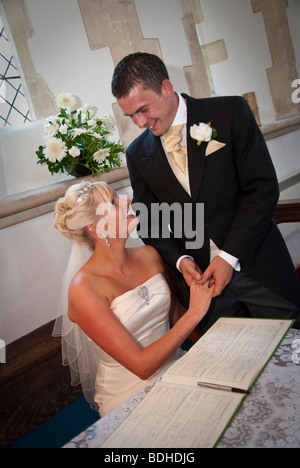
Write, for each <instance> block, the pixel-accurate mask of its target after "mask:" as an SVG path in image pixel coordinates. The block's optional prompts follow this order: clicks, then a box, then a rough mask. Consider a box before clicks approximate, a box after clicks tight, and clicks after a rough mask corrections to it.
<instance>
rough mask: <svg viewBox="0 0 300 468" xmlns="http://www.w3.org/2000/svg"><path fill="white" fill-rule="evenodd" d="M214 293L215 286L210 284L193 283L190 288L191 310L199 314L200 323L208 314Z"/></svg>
mask: <svg viewBox="0 0 300 468" xmlns="http://www.w3.org/2000/svg"><path fill="white" fill-rule="evenodd" d="M213 293H214V286H211V287H210V286H209V283H208V282H207V283H204V284H200V283H199V282H198V281H195V280H194V281H193V282H192V284H191V288H190V307H189V310H190V311H192V312H193V313H194V314H197V316H198V320H199V322H200V321H201V320H202V319H203V317H204V316H205V314H206V313H207V311H208V309H209V306H210V304H211V300H212V297H213Z"/></svg>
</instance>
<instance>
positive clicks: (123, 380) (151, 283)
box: [93, 273, 183, 417]
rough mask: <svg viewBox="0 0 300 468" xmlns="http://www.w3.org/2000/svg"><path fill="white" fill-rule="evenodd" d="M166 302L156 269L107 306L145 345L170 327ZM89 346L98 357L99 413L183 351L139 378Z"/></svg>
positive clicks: (141, 385)
mask: <svg viewBox="0 0 300 468" xmlns="http://www.w3.org/2000/svg"><path fill="white" fill-rule="evenodd" d="M170 305H171V292H170V289H169V286H168V283H167V281H166V279H165V277H164V275H163V274H161V273H159V274H157V275H155V276H153V277H152V278H150V279H149V280H148V281H146V282H145V283H144V284H142V285H141V286H138V287H136V288H135V289H133V290H131V291H128V292H126V293H125V294H122V295H121V296H119V297H117V298H116V299H114V301H113V302H112V304H111V308H112V310H113V312H114V313H115V315H116V316H117V317H118V318H119V320H120V321H121V323H122V324H123V325H124V326H125V327H126V328H127V330H128V331H129V332H130V333H131V334H132V335H133V336H134V338H135V339H136V340H137V341H138V342H139V343H140V344H141V345H142V346H143V347H146V346H148V345H150V344H151V343H153V342H154V341H156V340H158V339H159V338H161V337H162V336H164V335H165V334H166V333H167V332H168V331H169V330H170V322H169V312H170ZM93 346H94V348H95V351H96V353H97V355H98V357H99V359H100V365H99V368H98V372H97V376H96V382H95V389H96V392H95V393H96V395H95V401H96V402H97V403H98V405H99V408H100V409H99V413H100V416H101V417H103V416H105V415H106V414H107V413H109V412H110V411H112V410H113V409H115V408H116V407H118V406H119V405H120V404H122V403H124V402H125V401H127V400H128V399H129V398H131V397H132V396H134V395H135V394H136V393H138V392H139V391H140V390H141V389H142V388H144V387H146V386H147V385H148V384H149V383H150V382H151V381H152V380H153V379H154V378H156V377H158V376H159V375H162V374H163V373H164V372H165V371H166V370H167V368H168V367H169V366H170V365H171V364H173V363H174V362H175V360H176V359H179V358H180V357H181V356H182V354H183V352H182V350H181V349H179V350H178V351H177V352H176V353H175V354H174V356H172V358H171V359H169V360H168V362H166V363H165V365H164V366H163V367H162V368H160V369H159V371H157V372H156V373H155V374H154V375H153V376H152V377H150V378H149V379H148V380H141V379H140V378H139V377H137V376H136V375H135V374H133V373H132V372H130V371H129V370H127V369H126V368H125V367H123V366H122V365H121V364H119V363H118V362H117V361H115V360H114V359H113V358H112V357H110V356H109V355H108V354H106V353H105V352H104V351H103V350H102V349H101V348H99V346H97V345H96V344H95V343H93ZM124 352H126V349H124Z"/></svg>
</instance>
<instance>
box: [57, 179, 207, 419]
mask: <svg viewBox="0 0 300 468" xmlns="http://www.w3.org/2000/svg"><path fill="white" fill-rule="evenodd" d="M129 205H130V203H129V201H127V199H126V200H124V199H123V198H119V197H118V196H117V194H116V193H115V192H114V191H113V190H112V189H110V188H109V186H108V185H106V184H105V183H102V182H95V183H91V184H89V183H86V182H82V183H79V184H76V185H74V186H72V187H71V188H70V189H68V191H67V192H66V194H65V197H64V198H61V199H60V200H58V202H57V204H56V209H55V227H56V228H57V229H58V230H59V231H60V232H61V233H62V234H63V235H64V236H66V237H67V238H69V239H70V240H72V241H74V248H75V249H79V251H78V250H77V253H75V257H76V256H77V257H78V255H81V253H82V251H81V253H78V252H80V249H84V247H83V246H87V247H88V249H89V250H90V252H91V254H89V259H87V257H85V258H84V257H83V258H81V260H79V259H78V258H77V259H75V264H74V262H71V263H72V267H71V270H72V269H73V271H72V272H70V271H69V272H68V277H69V279H68V280H67V283H66V284H65V288H67V289H68V297H67V301H65V302H64V306H63V307H64V308H65V309H66V310H65V311H62V312H66V313H65V314H64V315H63V316H62V317H60V318H59V319H58V321H57V324H56V330H55V332H54V334H55V335H58V334H60V335H62V336H63V360H64V363H65V364H68V365H70V367H71V373H72V372H73V384H74V383H75V384H77V383H79V382H80V383H81V384H82V386H83V389H84V393H85V396H86V398H87V399H88V400H89V401H91V400H94V402H95V403H96V405H97V409H98V410H99V413H100V416H101V417H103V416H104V415H105V414H107V413H109V412H110V411H112V410H113V409H115V408H116V407H117V406H119V405H120V404H121V403H123V402H125V401H127V400H128V399H129V398H130V397H132V396H133V395H135V394H136V393H137V392H138V391H140V390H141V389H142V388H144V387H146V386H147V385H148V384H149V383H150V382H151V381H153V379H155V378H157V377H158V376H159V375H162V373H163V372H164V371H165V370H166V369H167V367H169V366H170V365H171V364H172V363H173V362H174V360H175V359H178V358H179V357H181V355H182V354H181V353H180V351H181V350H180V346H181V345H182V344H183V342H184V341H185V340H186V339H187V337H188V336H189V335H190V334H191V332H193V330H194V329H195V327H196V326H197V325H198V323H199V322H200V321H201V320H202V318H203V317H204V315H205V314H206V312H207V310H208V308H209V305H210V302H211V299H212V295H213V287H212V288H209V286H208V284H205V285H201V284H198V283H197V282H195V281H194V282H193V284H192V285H191V295H190V305H189V309H188V310H187V311H186V312H185V313H184V314H182V313H181V314H179V313H178V311H179V307H178V304H177V303H176V301H174V298H172V297H171V293H170V289H169V286H168V283H167V281H166V278H165V270H164V264H163V261H162V259H161V257H160V256H159V254H158V252H157V251H156V250H155V249H153V248H152V247H149V246H142V247H137V248H126V241H127V238H128V236H129V235H130V233H131V232H132V230H133V229H134V228H135V227H136V226H137V225H138V220H137V218H135V217H134V216H133V215H129V208H130V206H129ZM80 245H81V246H82V247H79V246H80ZM74 248H73V250H74ZM73 255H74V252H73ZM75 265H76V266H75ZM71 278H72V279H71ZM70 279H71V281H70ZM170 324H171V326H170ZM59 328H60V330H58V329H59ZM91 395H92V397H91Z"/></svg>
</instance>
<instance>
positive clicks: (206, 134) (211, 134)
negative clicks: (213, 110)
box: [191, 122, 218, 146]
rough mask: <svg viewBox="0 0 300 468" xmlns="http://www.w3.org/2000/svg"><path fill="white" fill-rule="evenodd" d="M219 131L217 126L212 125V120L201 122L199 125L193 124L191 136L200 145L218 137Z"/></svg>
mask: <svg viewBox="0 0 300 468" xmlns="http://www.w3.org/2000/svg"><path fill="white" fill-rule="evenodd" d="M217 136H218V133H217V131H216V129H215V128H213V127H212V126H211V122H209V123H208V124H205V123H200V124H199V125H193V126H192V127H191V137H192V138H193V140H195V141H197V145H198V146H200V145H201V143H202V142H203V141H204V142H209V141H211V140H214V139H215V138H217Z"/></svg>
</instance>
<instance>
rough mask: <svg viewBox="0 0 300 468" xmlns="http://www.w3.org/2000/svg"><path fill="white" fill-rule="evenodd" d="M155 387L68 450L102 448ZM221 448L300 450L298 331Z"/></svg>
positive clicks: (257, 386) (278, 354) (270, 367)
mask: <svg viewBox="0 0 300 468" xmlns="http://www.w3.org/2000/svg"><path fill="white" fill-rule="evenodd" d="M153 385H154V383H153V384H152V386H153ZM152 386H149V387H147V388H145V389H144V390H142V391H141V392H140V393H139V394H138V395H136V396H135V397H133V398H131V399H130V400H129V401H128V402H126V403H124V404H123V405H121V406H120V407H119V408H117V409H116V410H114V411H112V412H111V413H109V414H108V415H107V416H105V417H104V418H103V419H101V420H100V421H99V422H98V423H96V424H95V425H93V426H91V427H90V428H88V429H87V430H86V431H84V432H83V433H82V434H80V435H79V436H78V437H76V438H75V439H73V440H72V441H71V442H69V443H68V444H67V445H66V446H65V448H96V447H100V446H101V445H102V444H103V442H104V441H105V440H106V439H107V438H108V437H109V436H110V435H111V434H112V432H113V431H114V430H116V428H117V427H118V426H119V425H120V424H121V423H122V422H123V421H124V420H125V419H126V418H127V417H128V416H129V414H131V413H132V411H133V410H134V409H135V408H136V407H137V405H138V404H139V403H140V402H141V401H142V399H143V398H144V397H145V396H146V394H147V393H148V392H149V390H150V389H151V387H152ZM218 447H219V448H273V447H274V448H275V447H276V448H283V447H284V448H300V331H299V330H294V329H292V330H290V332H289V333H288V335H287V336H286V338H285V339H284V341H283V342H282V344H281V346H280V347H279V349H278V350H277V352H276V354H275V355H274V356H273V358H272V359H271V361H270V362H269V364H268V365H267V367H266V369H265V370H264V372H263V373H262V374H261V376H260V377H259V379H258V381H257V382H256V384H255V385H254V387H253V388H252V391H251V393H250V395H249V396H248V397H247V398H246V400H245V402H244V404H243V406H242V407H241V409H240V410H239V412H238V413H237V415H236V416H235V418H234V419H233V421H232V423H231V424H230V426H229V428H228V429H227V430H226V432H225V434H224V435H223V438H222V440H221V442H220V443H219V445H218Z"/></svg>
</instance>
